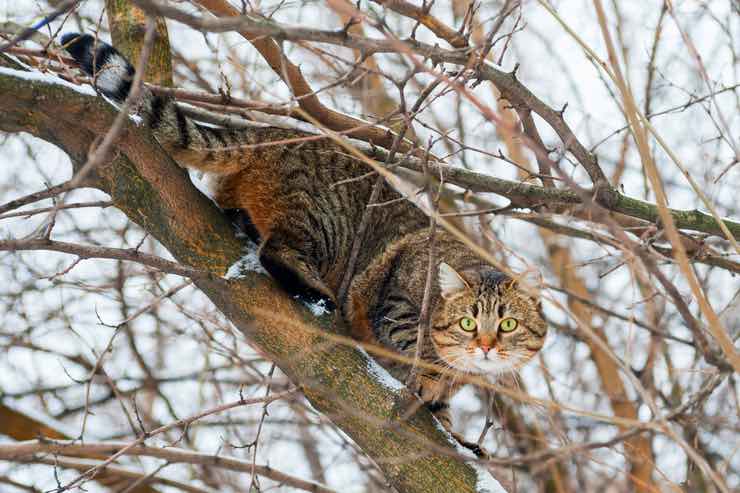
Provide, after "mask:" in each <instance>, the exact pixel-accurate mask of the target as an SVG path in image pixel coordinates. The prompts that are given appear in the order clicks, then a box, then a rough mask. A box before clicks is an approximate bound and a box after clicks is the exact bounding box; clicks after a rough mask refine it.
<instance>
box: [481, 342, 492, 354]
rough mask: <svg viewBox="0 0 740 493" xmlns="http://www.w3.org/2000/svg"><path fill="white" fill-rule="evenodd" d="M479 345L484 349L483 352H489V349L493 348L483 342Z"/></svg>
mask: <svg viewBox="0 0 740 493" xmlns="http://www.w3.org/2000/svg"><path fill="white" fill-rule="evenodd" d="M479 347H480V348H481V350H482V351H483V354H488V351H490V350H491V346H488V345H484V344H481V345H480V346H479Z"/></svg>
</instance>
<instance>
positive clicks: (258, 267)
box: [224, 245, 267, 279]
mask: <svg viewBox="0 0 740 493" xmlns="http://www.w3.org/2000/svg"><path fill="white" fill-rule="evenodd" d="M245 250H246V251H247V252H246V253H245V254H244V255H242V256H241V258H239V260H237V261H236V262H234V263H233V264H231V267H229V270H228V271H226V275H224V279H239V278H240V277H244V276H245V275H246V274H247V273H248V272H257V273H259V274H267V271H266V270H265V268H264V267H262V264H260V259H259V257H258V256H257V248H256V246H255V245H250V247H248V248H245Z"/></svg>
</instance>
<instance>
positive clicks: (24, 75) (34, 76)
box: [0, 67, 97, 96]
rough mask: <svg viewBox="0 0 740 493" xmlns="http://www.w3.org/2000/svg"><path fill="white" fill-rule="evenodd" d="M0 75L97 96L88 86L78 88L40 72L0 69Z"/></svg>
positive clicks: (75, 85)
mask: <svg viewBox="0 0 740 493" xmlns="http://www.w3.org/2000/svg"><path fill="white" fill-rule="evenodd" d="M0 74H4V75H10V76H12V77H17V78H19V79H23V80H30V81H33V82H43V83H44V84H53V85H57V86H64V87H66V88H68V89H72V90H73V91H76V92H78V93H80V94H84V95H85V96H97V94H96V93H95V90H94V89H93V88H92V87H90V86H78V85H77V84H72V83H71V82H67V81H66V80H64V79H60V78H59V77H56V76H54V75H51V74H42V73H40V72H24V71H22V70H13V69H12V68H7V67H0Z"/></svg>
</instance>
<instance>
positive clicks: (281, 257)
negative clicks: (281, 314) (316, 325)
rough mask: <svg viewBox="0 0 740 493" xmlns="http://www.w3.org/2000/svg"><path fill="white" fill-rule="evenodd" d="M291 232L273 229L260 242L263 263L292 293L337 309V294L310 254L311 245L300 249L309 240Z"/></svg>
mask: <svg viewBox="0 0 740 493" xmlns="http://www.w3.org/2000/svg"><path fill="white" fill-rule="evenodd" d="M292 236H294V235H289V234H288V233H285V232H282V231H280V230H278V231H274V232H271V234H270V236H269V238H267V239H266V241H265V242H264V243H263V244H262V245H261V246H260V252H259V258H260V263H261V264H262V266H263V267H264V268H265V269H266V270H267V272H269V273H270V275H271V276H272V277H273V279H275V280H276V281H277V282H278V284H280V286H281V287H282V288H283V289H284V290H285V291H287V292H288V293H289V294H291V295H293V296H296V297H298V298H299V299H300V300H301V301H303V302H305V303H309V304H314V303H320V304H323V306H324V308H326V309H327V310H330V311H331V310H334V308H335V307H336V298H335V295H334V293H333V292H332V290H331V289H330V288H329V287H328V286H327V285H326V284H325V283H324V281H323V280H322V279H321V275H320V273H319V268H318V266H317V265H316V263H315V261H314V260H313V259H312V257H311V256H310V255H309V254H308V252H310V249H308V248H307V249H305V250H303V249H300V246H301V245H302V244H305V243H306V240H304V239H303V240H298V239H296V238H293V237H292ZM302 246H306V245H302ZM302 250H303V251H302Z"/></svg>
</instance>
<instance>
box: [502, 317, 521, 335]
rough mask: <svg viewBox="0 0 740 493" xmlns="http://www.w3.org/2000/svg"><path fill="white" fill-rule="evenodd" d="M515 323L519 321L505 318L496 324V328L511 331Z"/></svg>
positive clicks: (514, 327)
mask: <svg viewBox="0 0 740 493" xmlns="http://www.w3.org/2000/svg"><path fill="white" fill-rule="evenodd" d="M517 325H519V322H517V321H516V319H515V318H505V319H503V320H502V321H501V323H500V324H498V328H499V330H500V331H501V332H511V331H512V330H514V329H516V326H517Z"/></svg>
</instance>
